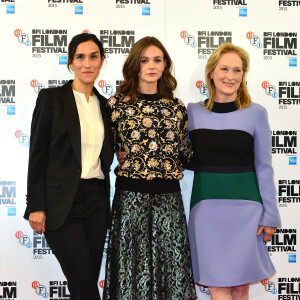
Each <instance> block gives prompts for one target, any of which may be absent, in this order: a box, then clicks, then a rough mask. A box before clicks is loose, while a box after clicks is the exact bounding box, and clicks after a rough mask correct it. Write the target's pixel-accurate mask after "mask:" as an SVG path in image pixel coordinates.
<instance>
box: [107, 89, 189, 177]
mask: <svg viewBox="0 0 300 300" xmlns="http://www.w3.org/2000/svg"><path fill="white" fill-rule="evenodd" d="M128 99H129V98H128V97H127V96H123V95H117V96H114V97H111V98H110V99H109V100H108V103H107V108H108V112H109V115H110V121H111V126H112V131H113V133H114V140H115V141H114V144H115V151H117V150H119V149H123V150H124V151H125V152H126V159H125V161H124V162H122V163H121V164H119V165H118V166H117V167H116V169H115V173H116V175H118V176H124V177H127V178H131V179H147V180H152V179H154V178H161V179H181V178H182V177H183V174H182V171H183V169H184V168H183V165H185V164H186V163H187V162H188V161H189V160H190V158H191V147H190V144H189V142H188V139H187V112H186V108H185V106H184V104H183V103H182V102H181V101H180V100H179V99H177V98H175V99H168V98H159V97H158V96H157V95H145V94H138V96H137V101H136V102H135V103H133V104H131V103H126V101H128Z"/></svg>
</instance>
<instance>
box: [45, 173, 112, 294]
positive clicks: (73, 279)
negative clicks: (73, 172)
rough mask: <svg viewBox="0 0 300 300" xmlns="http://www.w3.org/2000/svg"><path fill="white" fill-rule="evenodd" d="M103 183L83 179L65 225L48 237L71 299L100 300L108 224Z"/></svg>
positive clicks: (48, 233) (46, 234)
mask: <svg viewBox="0 0 300 300" xmlns="http://www.w3.org/2000/svg"><path fill="white" fill-rule="evenodd" d="M105 199H106V194H105V188H104V181H103V180H99V179H81V180H80V184H79V188H78V191H77V194H76V198H75V200H74V203H73V206H72V208H71V211H70V214H69V216H68V218H67V221H66V223H65V224H64V225H63V226H62V227H61V228H59V229H58V230H53V231H52V230H46V231H45V237H46V240H47V243H48V244H49V246H50V248H51V250H52V252H53V254H54V255H55V256H56V258H57V260H58V261H59V263H60V266H61V268H62V271H63V273H64V274H65V276H66V278H67V281H68V288H69V292H70V300H100V295H99V289H98V277H99V272H100V266H101V261H102V252H103V247H104V242H105V236H106V228H107V221H108V214H109V211H108V207H107V205H106V201H105Z"/></svg>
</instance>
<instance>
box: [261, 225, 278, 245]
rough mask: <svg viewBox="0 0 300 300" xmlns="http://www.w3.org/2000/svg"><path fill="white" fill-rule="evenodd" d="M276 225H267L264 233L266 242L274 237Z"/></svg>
mask: <svg viewBox="0 0 300 300" xmlns="http://www.w3.org/2000/svg"><path fill="white" fill-rule="evenodd" d="M276 229H277V228H276V227H268V226H265V228H264V231H265V235H264V242H267V241H270V240H271V238H272V235H273V234H274V233H275V231H276Z"/></svg>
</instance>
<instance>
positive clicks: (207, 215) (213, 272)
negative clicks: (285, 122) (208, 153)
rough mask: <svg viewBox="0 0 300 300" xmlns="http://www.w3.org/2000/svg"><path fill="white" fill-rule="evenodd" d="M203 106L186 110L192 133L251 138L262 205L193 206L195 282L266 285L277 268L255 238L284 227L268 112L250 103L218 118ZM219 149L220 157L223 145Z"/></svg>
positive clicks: (223, 202)
mask: <svg viewBox="0 0 300 300" xmlns="http://www.w3.org/2000/svg"><path fill="white" fill-rule="evenodd" d="M201 104H202V105H200V104H199V103H192V104H189V105H188V108H187V110H188V130H189V132H191V131H193V130H197V129H212V130H240V131H245V132H247V133H249V134H250V135H251V136H252V137H253V140H254V166H255V171H256V176H257V180H258V186H259V192H260V195H261V198H262V200H263V204H261V203H259V202H256V201H251V200H245V199H234V200H233V199H204V200H201V201H199V202H198V203H196V204H195V205H194V206H193V208H192V210H191V213H190V217H189V225H188V229H189V239H190V244H191V253H192V263H193V273H194V279H195V282H196V283H198V284H201V285H204V286H215V287H230V286H237V285H243V284H247V283H251V282H255V281H259V280H263V279H265V278H268V277H270V276H271V275H273V274H274V273H275V268H274V266H273V264H272V262H271V259H270V257H269V254H268V252H267V249H266V246H265V243H264V242H263V233H262V234H261V235H260V236H258V237H257V236H256V232H257V230H258V228H259V225H264V226H272V227H279V226H280V216H279V212H278V208H277V200H276V196H275V185H274V179H273V168H272V166H271V133H270V128H269V124H268V119H267V113H266V110H265V109H264V108H263V107H262V106H261V105H259V104H255V103H252V104H251V105H250V106H249V107H248V108H244V109H241V110H235V111H232V112H227V113H215V112H213V111H208V110H206V109H205V107H204V102H203V103H201ZM202 142H203V147H206V143H205V141H200V143H201V145H202ZM219 148H220V151H222V145H220V146H219ZM204 161H205V160H204ZM195 184H197V182H195V180H194V185H195ZM217 188H218V187H217V186H216V189H217Z"/></svg>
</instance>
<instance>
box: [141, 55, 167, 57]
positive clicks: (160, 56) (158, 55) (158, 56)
mask: <svg viewBox="0 0 300 300" xmlns="http://www.w3.org/2000/svg"><path fill="white" fill-rule="evenodd" d="M141 58H149V57H148V56H141ZM153 58H162V56H159V55H158V56H154V57H153Z"/></svg>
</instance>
